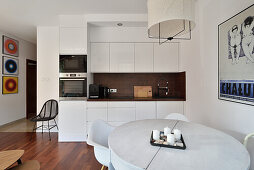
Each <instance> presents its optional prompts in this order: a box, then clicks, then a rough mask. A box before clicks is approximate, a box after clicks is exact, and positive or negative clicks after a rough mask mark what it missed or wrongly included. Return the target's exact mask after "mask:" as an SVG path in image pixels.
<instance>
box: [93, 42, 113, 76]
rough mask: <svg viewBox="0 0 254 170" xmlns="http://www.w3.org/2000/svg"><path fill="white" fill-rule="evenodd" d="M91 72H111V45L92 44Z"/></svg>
mask: <svg viewBox="0 0 254 170" xmlns="http://www.w3.org/2000/svg"><path fill="white" fill-rule="evenodd" d="M91 72H94V73H99V72H109V43H91Z"/></svg>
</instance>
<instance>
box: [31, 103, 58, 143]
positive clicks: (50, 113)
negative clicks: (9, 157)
mask: <svg viewBox="0 0 254 170" xmlns="http://www.w3.org/2000/svg"><path fill="white" fill-rule="evenodd" d="M57 115H58V102H57V101H56V100H53V99H51V100H48V101H46V102H45V103H44V105H43V106H42V109H41V111H40V113H39V114H38V115H37V116H35V117H33V118H31V119H30V120H31V121H32V122H35V123H34V127H33V132H34V131H35V130H36V129H40V128H41V130H42V133H43V129H46V130H48V131H49V140H50V141H51V136H50V129H52V128H54V127H56V128H57V130H58V126H57V123H56V120H55V118H56V116H57ZM50 120H54V122H55V125H49V121H50ZM45 121H47V122H48V126H47V125H43V122H45ZM37 122H42V125H40V126H38V127H37V126H36V125H37ZM31 139H32V136H31Z"/></svg>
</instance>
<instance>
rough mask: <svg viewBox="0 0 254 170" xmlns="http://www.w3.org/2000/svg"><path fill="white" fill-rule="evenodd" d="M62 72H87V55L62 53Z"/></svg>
mask: <svg viewBox="0 0 254 170" xmlns="http://www.w3.org/2000/svg"><path fill="white" fill-rule="evenodd" d="M59 67H60V68H59V71H60V73H86V72H87V56H86V55H60V66H59Z"/></svg>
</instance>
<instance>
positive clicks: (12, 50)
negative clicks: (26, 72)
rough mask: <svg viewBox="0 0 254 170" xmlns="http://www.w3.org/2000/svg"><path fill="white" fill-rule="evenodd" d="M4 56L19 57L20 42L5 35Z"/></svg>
mask: <svg viewBox="0 0 254 170" xmlns="http://www.w3.org/2000/svg"><path fill="white" fill-rule="evenodd" d="M2 49H3V54H6V55H11V56H15V57H18V56H19V42H18V41H17V40H14V39H12V38H9V37H7V36H4V35H3V48H2Z"/></svg>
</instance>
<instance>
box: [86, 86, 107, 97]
mask: <svg viewBox="0 0 254 170" xmlns="http://www.w3.org/2000/svg"><path fill="white" fill-rule="evenodd" d="M108 97H109V88H108V87H103V86H99V85H96V84H90V85H89V98H90V99H99V98H100V99H103V98H108Z"/></svg>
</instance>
